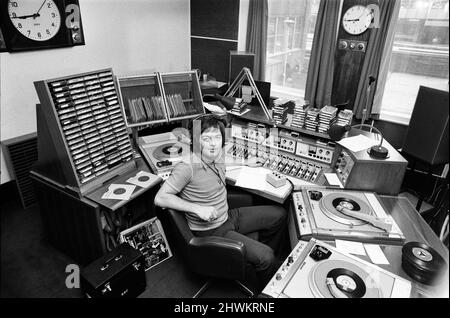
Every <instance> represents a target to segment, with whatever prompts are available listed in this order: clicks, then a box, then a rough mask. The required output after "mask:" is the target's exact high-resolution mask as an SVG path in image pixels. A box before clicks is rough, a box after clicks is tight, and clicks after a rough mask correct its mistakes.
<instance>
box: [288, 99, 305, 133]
mask: <svg viewBox="0 0 450 318" xmlns="http://www.w3.org/2000/svg"><path fill="white" fill-rule="evenodd" d="M307 109H308V105H302V104H300V103H295V108H294V114H293V115H292V124H291V126H292V127H295V128H303V126H304V125H305V116H306V110H307Z"/></svg>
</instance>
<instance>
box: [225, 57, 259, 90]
mask: <svg viewBox="0 0 450 318" xmlns="http://www.w3.org/2000/svg"><path fill="white" fill-rule="evenodd" d="M244 67H247V68H248V69H250V72H251V73H252V75H253V69H254V67H255V54H254V53H250V52H241V51H230V71H229V76H228V84H231V83H233V81H234V80H235V78H236V77H237V76H238V75H239V72H240V71H241V70H242V68H244Z"/></svg>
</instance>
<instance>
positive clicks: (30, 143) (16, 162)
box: [4, 136, 38, 208]
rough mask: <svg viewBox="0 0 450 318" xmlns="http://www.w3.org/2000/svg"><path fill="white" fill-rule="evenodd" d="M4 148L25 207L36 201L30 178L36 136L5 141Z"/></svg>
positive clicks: (33, 161)
mask: <svg viewBox="0 0 450 318" xmlns="http://www.w3.org/2000/svg"><path fill="white" fill-rule="evenodd" d="M4 145H5V148H6V150H7V155H8V157H9V158H8V159H7V160H9V163H10V166H11V169H12V170H13V173H14V178H15V180H16V184H17V189H18V190H19V194H20V198H21V200H22V205H23V207H24V208H27V207H29V206H31V205H32V204H34V203H35V202H36V196H35V194H34V189H33V185H32V182H31V179H30V176H29V174H30V169H31V167H32V166H33V164H34V163H35V162H36V161H37V159H38V151H37V137H36V136H34V137H30V138H28V139H22V140H19V139H17V140H16V141H11V142H8V141H5V142H4Z"/></svg>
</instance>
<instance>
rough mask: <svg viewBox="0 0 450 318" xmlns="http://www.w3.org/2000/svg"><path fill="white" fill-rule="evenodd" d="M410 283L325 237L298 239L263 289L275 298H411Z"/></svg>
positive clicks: (264, 292) (266, 293)
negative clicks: (341, 247)
mask: <svg viewBox="0 0 450 318" xmlns="http://www.w3.org/2000/svg"><path fill="white" fill-rule="evenodd" d="M411 289H412V286H411V283H410V282H409V281H408V280H406V279H404V278H401V277H400V276H397V275H395V274H393V273H391V272H388V271H386V270H384V269H382V268H380V267H378V266H376V265H373V264H371V263H369V262H366V261H364V260H361V259H359V258H358V257H356V256H353V255H350V254H345V253H342V252H340V251H338V250H337V249H335V248H334V247H332V246H331V245H328V244H326V243H324V242H322V241H319V240H316V239H311V240H310V241H309V242H304V241H299V242H298V244H297V245H296V246H295V248H294V249H293V250H292V252H291V254H290V255H289V257H288V258H287V259H286V260H285V261H284V263H283V264H282V266H281V267H280V268H279V269H278V271H277V272H276V274H275V275H274V276H273V277H272V279H271V280H270V281H269V283H268V284H267V286H266V287H265V288H264V290H263V292H262V293H263V294H265V295H267V296H270V297H274V298H407V297H408V298H409V297H410V295H411Z"/></svg>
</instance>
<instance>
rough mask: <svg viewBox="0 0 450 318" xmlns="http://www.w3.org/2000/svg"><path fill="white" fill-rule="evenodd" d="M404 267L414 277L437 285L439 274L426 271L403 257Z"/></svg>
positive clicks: (428, 283) (427, 283)
mask: <svg viewBox="0 0 450 318" xmlns="http://www.w3.org/2000/svg"><path fill="white" fill-rule="evenodd" d="M402 268H403V270H404V271H405V272H406V274H408V276H410V277H411V278H412V279H414V280H416V281H418V282H419V283H422V284H426V285H435V284H436V283H437V281H438V280H437V277H438V275H436V274H432V273H427V272H424V271H422V270H420V269H418V268H417V267H415V266H414V265H413V264H411V263H409V262H408V261H405V259H404V258H402Z"/></svg>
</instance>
